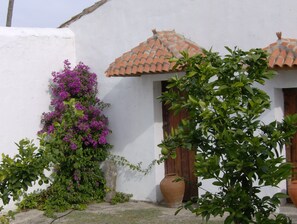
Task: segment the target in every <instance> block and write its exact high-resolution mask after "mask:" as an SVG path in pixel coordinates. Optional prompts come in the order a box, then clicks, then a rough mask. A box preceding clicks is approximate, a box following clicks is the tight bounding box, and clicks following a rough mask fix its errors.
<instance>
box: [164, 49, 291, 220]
mask: <svg viewBox="0 0 297 224" xmlns="http://www.w3.org/2000/svg"><path fill="white" fill-rule="evenodd" d="M227 50H228V51H229V54H228V55H226V56H225V57H221V56H219V54H217V53H213V52H211V51H204V52H203V54H201V55H196V56H194V57H189V56H188V55H187V54H186V53H183V58H181V59H179V60H177V61H176V66H179V67H182V68H184V70H185V71H186V73H185V75H184V76H182V77H180V78H179V77H174V78H172V79H171V80H170V83H169V85H168V91H167V92H164V93H163V95H162V100H163V101H164V102H165V103H167V104H170V105H171V107H170V108H171V110H174V111H175V112H176V113H178V112H179V111H181V110H186V111H187V113H188V117H187V118H186V119H184V120H183V121H182V122H181V124H180V126H179V128H177V129H176V130H174V131H173V132H172V134H171V135H170V136H169V137H168V138H166V139H165V140H164V141H163V142H162V144H161V145H160V146H161V147H162V148H165V149H166V151H167V150H168V156H173V157H174V155H175V149H176V148H177V147H182V148H185V149H188V150H195V151H196V152H197V156H196V161H195V170H196V175H197V176H198V177H199V178H201V179H213V180H214V181H213V185H215V186H217V187H218V188H219V190H218V192H217V193H210V192H206V193H205V194H204V195H202V196H201V197H200V198H196V199H193V200H192V201H191V202H189V203H188V204H186V205H185V208H186V209H190V210H191V211H192V212H193V213H195V214H197V215H201V216H202V217H204V218H206V219H207V220H208V219H209V218H210V217H211V216H212V215H213V216H217V215H220V216H222V215H223V214H224V213H227V214H228V216H227V217H226V219H225V222H224V223H226V224H228V223H235V224H239V223H241V224H247V223H279V224H280V223H281V224H285V223H290V220H289V219H288V218H287V217H285V216H283V215H281V214H279V215H277V216H276V217H275V218H273V217H271V216H270V215H271V214H272V213H273V212H275V210H276V208H277V206H278V205H279V203H280V198H282V197H286V196H285V195H284V194H281V193H277V194H275V195H273V196H271V197H270V196H266V197H263V198H261V197H259V193H260V192H261V189H262V188H263V187H266V186H277V185H278V184H279V183H280V181H282V180H284V179H286V178H289V177H290V173H291V164H289V163H286V162H285V159H284V158H283V156H282V155H281V151H282V149H283V148H284V145H285V144H288V143H289V142H290V141H289V140H290V138H291V137H292V136H293V135H294V133H295V132H296V126H295V124H296V120H297V116H296V115H294V116H290V117H286V118H285V119H284V120H283V121H282V122H277V121H273V122H271V123H270V124H264V123H263V122H261V120H260V117H261V115H262V114H263V113H264V112H265V110H267V109H269V107H270V101H269V96H268V95H267V94H266V93H265V92H264V91H262V90H261V89H259V88H256V87H255V84H256V83H258V84H264V83H265V81H266V80H267V79H269V78H270V77H272V75H273V72H272V71H269V70H268V67H267V55H266V53H265V52H264V51H262V50H261V49H252V50H250V51H242V50H239V49H235V50H231V49H229V48H227ZM180 93H182V94H180ZM193 204H194V205H195V206H193Z"/></svg>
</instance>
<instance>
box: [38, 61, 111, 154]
mask: <svg viewBox="0 0 297 224" xmlns="http://www.w3.org/2000/svg"><path fill="white" fill-rule="evenodd" d="M52 75H53V83H52V84H51V86H50V90H51V93H52V101H51V106H52V108H53V111H52V112H48V113H43V115H42V120H41V122H42V125H43V128H42V130H41V131H40V132H39V133H47V134H49V135H51V134H55V133H57V130H56V129H57V127H58V126H56V124H61V123H63V121H64V123H66V125H64V126H63V128H64V129H63V131H62V132H61V131H60V132H59V137H60V138H61V139H62V141H63V142H65V144H67V145H68V146H69V149H70V150H72V151H75V150H77V149H78V148H81V147H82V148H84V147H88V148H90V147H91V148H94V149H96V148H100V146H101V145H104V144H107V140H106V137H107V135H108V134H109V133H110V131H109V129H108V128H107V125H108V120H107V118H106V117H105V116H104V115H103V113H102V108H104V104H103V103H102V102H101V101H100V100H99V99H98V98H97V97H96V94H97V81H96V80H97V77H96V74H94V73H91V72H90V71H89V67H88V66H86V65H84V64H83V63H79V64H78V65H77V66H76V67H75V68H74V69H71V67H70V63H69V62H68V61H67V60H66V61H65V62H64V70H63V71H61V72H53V74H52ZM72 99H74V100H75V104H74V105H73V107H71V106H69V104H68V102H70V100H72ZM69 111H70V112H71V111H77V112H80V113H79V114H80V115H79V116H76V117H74V118H72V117H71V118H70V119H74V120H72V121H71V122H65V119H66V118H65V116H66V115H65V114H67V113H69ZM63 119H64V120H63ZM67 119H69V118H67ZM59 128H61V127H60V126H59Z"/></svg>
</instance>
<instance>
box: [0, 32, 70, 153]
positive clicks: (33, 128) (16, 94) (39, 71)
mask: <svg viewBox="0 0 297 224" xmlns="http://www.w3.org/2000/svg"><path fill="white" fill-rule="evenodd" d="M74 44H75V43H74V35H73V33H72V32H71V31H70V30H69V29H60V30H57V29H29V28H4V27H0V96H1V100H0V102H1V113H0V114H1V116H0V124H1V128H0V153H5V154H10V155H14V154H15V153H16V152H17V148H16V146H15V145H14V142H18V141H19V140H21V139H22V138H25V137H27V138H29V139H36V137H37V136H36V133H37V131H39V130H40V118H41V114H42V113H43V112H47V111H49V104H50V95H49V93H48V90H49V89H48V85H49V80H50V79H51V73H52V72H53V71H59V70H61V69H62V68H63V61H64V60H65V59H69V61H72V62H75V47H74Z"/></svg>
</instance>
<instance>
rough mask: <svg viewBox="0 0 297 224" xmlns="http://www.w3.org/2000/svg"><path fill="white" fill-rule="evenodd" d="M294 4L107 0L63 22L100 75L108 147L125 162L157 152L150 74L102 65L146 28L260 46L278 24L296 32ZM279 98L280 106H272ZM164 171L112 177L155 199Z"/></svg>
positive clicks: (213, 42)
mask: <svg viewBox="0 0 297 224" xmlns="http://www.w3.org/2000/svg"><path fill="white" fill-rule="evenodd" d="M296 6H297V3H296V1H295V0H285V1H278V0H262V1H257V0H242V1H238V0H226V1H221V0H208V1H205V0H175V1H172V0H161V1H160V0H150V1H147V0H109V1H108V2H107V3H106V4H104V5H103V6H101V7H100V8H98V9H97V10H96V11H95V12H93V13H91V14H89V15H86V16H84V17H82V18H81V19H80V20H78V21H76V22H74V23H72V24H71V25H70V26H69V28H70V29H71V30H72V31H73V32H74V33H75V35H76V49H77V59H78V60H81V61H83V62H85V63H86V64H88V65H89V66H90V67H91V68H92V69H93V70H94V71H95V72H96V73H97V74H98V75H99V87H100V97H101V98H102V99H103V100H104V101H105V102H108V103H110V104H111V107H110V109H109V110H108V111H107V115H108V117H109V119H110V127H111V129H112V130H113V134H112V136H111V138H110V142H111V143H112V144H114V152H116V153H119V154H122V155H125V156H126V157H127V158H128V159H129V160H130V161H131V162H139V161H143V162H144V164H148V163H149V162H150V161H152V160H153V159H155V158H157V155H158V154H159V149H157V148H156V145H157V143H159V141H160V139H161V138H162V133H161V131H160V130H161V129H160V128H161V124H160V122H161V120H160V119H159V118H158V117H156V116H154V113H153V108H155V111H158V110H160V108H158V106H157V105H158V104H157V103H156V101H155V100H154V99H153V98H152V96H153V97H155V95H156V94H155V95H154V94H153V86H154V85H152V83H153V80H154V77H156V76H157V75H156V76H153V75H151V76H143V77H139V78H106V77H105V76H104V71H105V70H106V69H107V68H108V65H109V64H110V63H111V62H113V61H114V59H115V58H117V57H119V56H121V55H122V54H123V53H124V52H126V51H128V50H130V49H132V48H133V47H135V46H137V45H138V44H139V43H140V42H142V41H144V40H146V39H147V38H148V37H150V36H151V35H152V33H151V30H152V29H153V28H156V29H157V30H172V29H175V30H176V32H177V33H181V34H183V35H185V36H186V37H187V38H189V39H191V40H192V41H194V42H196V43H197V44H198V45H200V46H202V47H205V48H206V49H210V48H211V47H213V50H214V51H219V52H220V53H222V54H224V53H225V49H224V46H229V47H231V48H232V47H234V46H239V47H240V48H242V49H249V48H254V47H260V48H263V47H266V46H267V45H269V44H270V43H272V42H274V41H275V40H276V36H275V32H277V31H282V32H283V36H286V37H292V38H294V37H297V30H296V27H295V24H294V23H293V22H292V21H296V19H297V14H296V12H295V10H294V9H296ZM280 82H281V81H280ZM271 85H272V86H273V83H271ZM157 86H158V84H156V85H155V88H157ZM266 89H267V90H268V91H269V94H270V96H271V97H272V101H274V99H275V98H274V97H275V94H276V96H278V99H281V96H279V91H278V89H274V88H270V87H269V86H267V87H266ZM274 93H275V94H274ZM278 104H280V105H281V103H280V102H276V103H273V104H272V105H273V106H274V105H278ZM272 109H273V110H272V111H270V112H267V113H266V114H265V118H264V119H265V120H267V121H270V120H273V119H275V118H276V117H277V116H282V115H281V114H282V108H279V107H278V108H275V109H274V108H272ZM276 112H277V113H276ZM156 113H159V111H158V112H156ZM276 115H277V116H276ZM278 118H279V117H278ZM154 123H155V126H154ZM153 127H155V128H153ZM163 172H164V170H163V169H162V168H161V166H159V167H158V168H157V169H156V170H154V172H152V173H151V174H150V175H149V176H147V177H140V176H139V175H138V176H137V175H136V176H133V174H127V173H123V174H121V175H120V177H119V179H118V190H120V191H124V192H127V193H133V194H134V198H135V199H141V200H153V201H156V200H157V199H160V197H159V194H158V191H157V189H158V188H156V187H155V186H156V184H158V183H159V181H160V180H161V179H162V176H163ZM273 192H275V190H272V189H270V190H269V191H268V193H273Z"/></svg>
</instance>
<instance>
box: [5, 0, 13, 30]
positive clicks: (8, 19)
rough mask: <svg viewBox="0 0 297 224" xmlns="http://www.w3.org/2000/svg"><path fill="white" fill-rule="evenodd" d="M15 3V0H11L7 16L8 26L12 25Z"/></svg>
mask: <svg viewBox="0 0 297 224" xmlns="http://www.w3.org/2000/svg"><path fill="white" fill-rule="evenodd" d="M13 5H14V0H9V3H8V10H7V18H6V26H7V27H11V21H12V13H13Z"/></svg>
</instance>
